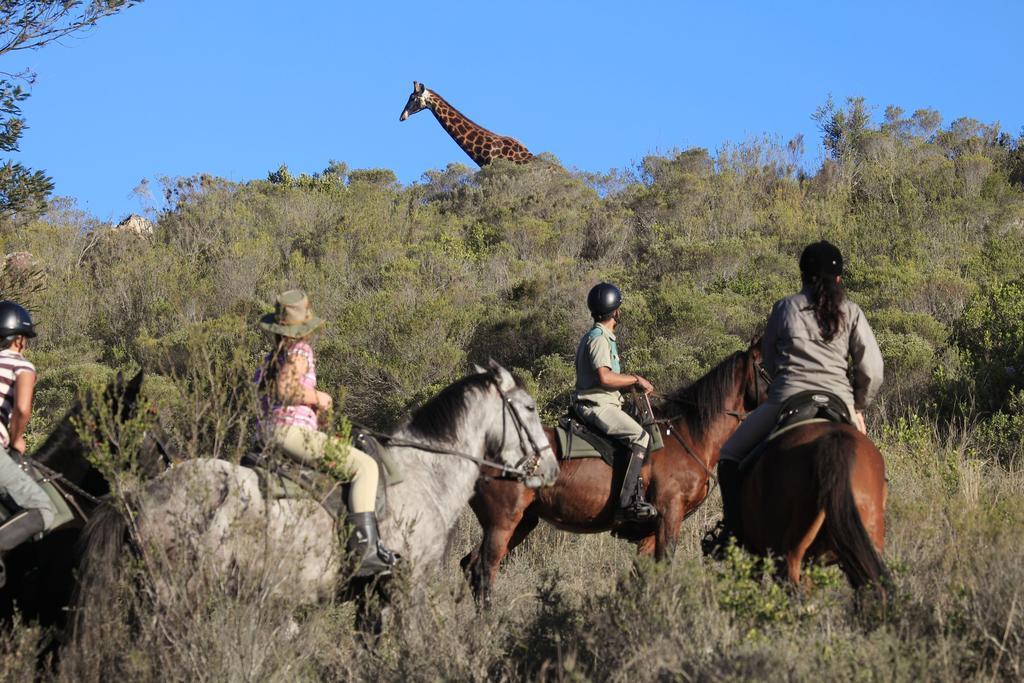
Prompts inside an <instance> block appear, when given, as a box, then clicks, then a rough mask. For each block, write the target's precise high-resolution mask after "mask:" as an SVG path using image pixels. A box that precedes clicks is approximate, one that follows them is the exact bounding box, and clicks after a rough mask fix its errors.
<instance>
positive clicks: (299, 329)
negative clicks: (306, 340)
mask: <svg viewBox="0 0 1024 683" xmlns="http://www.w3.org/2000/svg"><path fill="white" fill-rule="evenodd" d="M323 324H324V320H323V318H318V317H316V316H315V315H313V311H312V310H310V308H309V297H307V296H306V293H305V292H303V291H302V290H301V289H289V290H288V291H287V292H282V293H281V294H278V295H277V301H275V302H274V312H273V313H267V314H266V315H265V316H263V317H262V318H260V327H261V328H263V329H264V330H266V331H267V332H272V333H274V334H280V335H282V336H284V337H305V336H306V335H307V334H309V333H310V332H312V331H313V330H315V329H316V328H318V327H320V326H321V325H323Z"/></svg>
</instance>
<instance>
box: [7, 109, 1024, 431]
mask: <svg viewBox="0 0 1024 683" xmlns="http://www.w3.org/2000/svg"><path fill="white" fill-rule="evenodd" d="M816 116H817V118H818V121H819V123H820V124H821V127H822V130H823V140H824V148H825V150H826V151H827V156H828V158H827V159H826V160H825V162H824V163H823V165H822V166H821V168H819V169H818V170H817V171H816V172H814V173H813V174H811V175H808V174H807V173H806V172H805V171H803V170H801V168H800V166H799V162H800V160H801V159H802V157H803V142H802V141H801V140H794V141H791V142H789V143H788V144H785V145H782V144H779V143H777V142H776V141H773V140H771V139H755V140H749V141H747V142H744V143H741V144H737V145H727V146H725V147H724V148H723V149H721V150H720V151H719V152H718V153H717V154H715V155H711V154H710V153H709V152H708V151H707V150H704V149H689V150H685V151H682V152H679V153H674V154H671V155H668V156H649V157H646V158H644V159H643V161H642V162H641V163H640V164H639V166H638V168H636V169H634V170H632V171H630V172H613V173H609V174H607V175H592V174H585V173H570V172H566V171H565V170H563V169H562V168H561V167H560V166H559V165H558V164H557V163H555V162H554V160H550V159H548V160H541V161H540V162H538V163H534V164H531V165H527V166H511V165H505V164H497V165H494V166H491V167H488V168H485V169H483V170H480V171H477V172H473V171H471V170H470V169H468V168H465V167H463V166H459V165H452V166H450V167H448V168H447V169H445V170H443V171H430V172H428V173H426V174H425V175H424V177H423V180H422V182H420V183H415V184H412V185H410V186H407V187H403V186H401V185H399V184H398V183H397V182H396V180H395V177H394V175H393V174H392V173H391V172H390V171H387V170H382V169H373V170H349V169H347V168H346V166H345V165H344V164H338V163H333V164H332V165H331V166H330V167H328V168H327V169H326V170H325V171H324V172H323V173H320V174H316V175H313V176H308V175H299V176H295V175H293V174H291V173H289V171H288V170H287V168H284V167H282V168H281V169H279V170H278V171H276V172H274V173H271V174H270V175H269V177H268V179H267V180H262V181H253V182H248V183H243V184H236V183H231V182H227V181H223V180H220V179H217V178H211V177H207V176H197V177H194V178H188V179H180V180H177V181H174V182H170V181H168V182H166V183H165V184H164V193H163V197H162V199H163V202H162V203H163V206H164V209H163V210H161V211H160V212H159V216H158V220H157V223H156V230H155V233H154V234H153V235H152V236H151V237H145V236H140V235H137V234H134V233H132V232H130V231H121V232H111V231H110V230H109V229H107V228H105V227H104V226H100V225H98V224H96V223H94V222H93V221H91V220H90V219H89V218H88V217H87V216H84V215H82V214H80V213H79V212H77V211H75V210H74V209H71V208H61V207H60V206H57V207H55V208H54V209H52V210H51V212H50V214H49V215H48V217H47V218H46V220H45V221H42V222H35V223H30V224H27V225H23V226H18V229H16V230H14V229H11V230H8V231H7V232H6V236H5V237H4V238H3V242H4V244H3V246H4V248H5V250H6V252H8V253H9V252H14V251H22V250H25V251H29V252H31V254H32V255H33V256H34V257H35V259H36V260H37V261H38V262H39V263H40V264H41V267H42V268H43V269H44V271H45V280H44V283H45V287H44V288H43V289H41V290H40V291H37V292H34V293H29V294H24V295H22V294H21V292H20V290H23V289H26V288H27V285H24V284H23V285H21V286H19V272H20V271H17V270H16V269H13V268H9V269H8V271H7V273H6V274H5V277H4V284H5V285H6V287H7V289H8V290H9V292H8V295H9V296H23V297H24V298H27V300H28V302H29V304H30V305H31V308H32V310H33V312H34V313H35V314H36V315H37V317H38V318H39V319H40V321H41V330H42V334H41V336H40V338H39V341H38V342H37V343H36V345H35V347H34V352H35V353H36V360H37V362H38V364H39V365H40V366H41V367H42V368H43V377H44V378H49V380H48V381H47V383H46V384H44V385H43V390H44V391H43V394H44V398H48V399H52V400H50V403H52V404H54V405H56V404H59V403H61V401H63V400H64V399H66V398H67V394H68V392H67V390H66V389H67V387H66V386H65V385H68V384H70V383H73V382H74V380H75V378H76V377H77V376H78V375H79V374H82V373H85V374H88V373H90V372H93V371H96V370H98V366H104V367H110V368H121V367H127V366H137V365H142V366H145V367H147V368H148V369H150V370H159V369H161V367H159V366H161V365H162V364H156V363H155V359H156V358H157V356H159V357H161V358H164V359H165V358H166V355H167V354H166V353H165V352H166V351H167V350H168V349H169V348H171V347H183V348H184V347H188V348H193V347H195V346H204V347H210V348H215V347H217V345H218V344H220V345H226V347H227V348H231V349H232V350H233V351H238V349H239V348H241V349H242V350H243V351H244V352H245V353H246V354H248V355H249V356H250V357H252V358H255V356H256V354H258V353H259V350H260V349H261V348H262V346H261V345H262V344H263V341H262V340H261V338H260V336H259V335H258V334H257V332H256V328H255V324H254V321H255V319H256V317H257V316H258V314H260V313H261V312H264V311H266V310H267V309H268V304H269V302H271V301H272V299H273V294H274V293H275V292H276V291H278V290H280V289H282V288H285V287H289V286H300V287H303V288H305V289H306V290H308V291H309V293H310V295H311V297H312V300H313V302H314V305H315V307H316V310H317V312H318V313H319V314H320V315H322V316H324V317H326V318H328V319H329V320H330V321H331V323H332V324H331V326H330V327H329V328H328V329H327V331H326V332H325V333H324V335H323V337H322V339H321V342H320V375H321V378H322V381H323V382H325V383H326V385H327V386H328V387H329V388H330V389H331V390H332V391H334V392H335V393H337V394H339V395H341V396H343V397H344V405H345V410H346V411H347V412H348V413H349V414H350V415H352V416H353V417H354V418H357V419H361V420H364V421H368V422H371V423H374V424H379V425H386V424H387V423H390V422H392V421H394V420H395V419H396V418H397V417H398V416H399V415H401V414H402V413H404V412H405V411H406V410H407V409H408V407H409V405H410V404H411V403H414V402H416V401H418V400H421V399H422V398H424V397H425V396H429V395H430V394H432V393H433V392H435V391H436V390H437V389H438V388H439V387H441V386H443V385H444V384H446V383H447V382H449V381H450V380H451V379H453V378H454V377H455V376H457V375H458V374H459V373H461V372H463V371H465V370H466V368H467V367H468V363H469V362H470V361H480V360H486V359H487V358H488V357H493V358H495V359H496V360H498V361H500V362H502V363H504V364H506V365H508V366H510V367H515V368H518V369H520V370H521V371H523V373H524V374H525V375H528V376H530V377H532V378H533V379H534V381H535V382H536V384H535V386H536V389H537V391H539V393H540V394H541V396H542V397H543V399H544V400H545V401H546V402H547V407H548V411H549V414H552V413H554V412H557V411H558V410H560V408H561V404H562V403H563V402H564V398H565V392H566V390H567V389H568V388H569V386H570V384H571V376H572V371H571V364H570V361H571V353H572V350H573V348H574V345H575V342H576V340H577V339H578V337H579V335H580V334H581V333H582V332H583V331H584V330H585V329H586V327H587V324H588V318H587V314H586V309H585V306H584V298H585V294H586V291H587V290H588V288H589V287H590V286H591V285H592V284H593V283H595V282H597V281H599V280H601V279H607V280H612V281H615V282H618V283H621V285H622V286H623V288H624V290H625V296H626V299H625V301H626V304H625V308H624V313H625V331H624V332H623V348H624V357H625V359H626V362H627V364H628V367H629V368H631V369H633V370H635V371H638V372H642V373H644V374H647V375H648V376H650V377H651V378H652V379H653V380H654V381H655V383H656V385H662V386H664V387H668V386H674V385H676V384H678V383H680V382H683V381H688V380H691V379H693V378H695V377H697V376H699V374H700V373H701V372H702V371H703V370H705V369H707V368H708V367H709V366H710V365H712V364H713V363H714V362H716V361H717V360H718V359H720V358H721V357H722V356H723V355H724V354H726V353H727V352H730V351H732V350H734V349H736V348H739V347H740V346H741V345H743V344H744V343H745V342H746V341H747V340H748V339H749V338H750V337H751V335H753V334H754V333H755V332H757V330H758V327H759V325H761V324H763V323H762V321H763V320H764V318H765V317H766V315H767V312H768V310H769V308H770V305H771V303H772V302H773V301H774V300H775V299H776V298H778V297H780V296H783V295H785V294H787V293H789V292H791V291H793V290H794V289H795V288H797V287H798V273H797V268H796V256H797V255H798V253H799V250H800V249H801V247H802V246H803V245H804V244H806V243H807V242H809V241H812V240H816V239H820V238H827V239H829V240H832V241H834V242H835V243H837V244H838V245H840V247H841V248H842V249H843V251H844V253H845V254H846V256H847V261H848V264H849V273H848V275H847V277H846V283H847V286H848V288H849V291H850V295H851V296H852V297H853V298H854V299H855V300H856V301H857V302H858V303H860V304H861V305H862V306H863V307H864V309H865V310H866V311H867V313H868V317H869V319H870V320H871V322H872V324H873V325H874V326H875V328H876V331H877V334H878V336H879V339H880V342H881V344H882V348H883V351H884V353H885V357H886V361H887V371H888V372H887V384H886V393H885V399H886V401H885V409H886V410H887V411H888V412H889V413H893V411H895V412H896V413H902V412H903V411H905V410H907V409H908V408H909V409H910V410H911V411H912V412H921V411H923V410H926V409H931V407H932V404H934V403H936V402H937V400H938V399H939V398H941V399H943V401H944V402H945V403H949V401H948V400H947V399H951V398H952V399H961V398H963V399H966V400H968V401H969V403H970V404H971V405H974V404H977V405H979V406H980V407H982V408H983V409H984V410H986V411H991V410H997V409H999V408H1000V407H1001V406H1002V404H1003V403H1004V401H1005V400H1006V397H1007V396H1008V395H1009V394H1010V393H1011V390H1012V389H1014V387H1015V386H1016V384H1017V381H1016V373H1017V368H1020V367H1024V358H1019V356H1020V355H1021V353H1022V351H1021V349H1020V348H1019V345H1020V341H1019V340H1020V339H1021V337H1020V335H1019V333H1018V332H1019V329H1018V326H1019V325H1020V324H1021V323H1019V322H1018V320H1019V318H1020V316H1019V315H1014V314H1015V313H1017V312H1018V311H1019V310H1020V307H1021V306H1022V305H1024V301H1022V295H1021V290H1020V288H1019V287H1018V286H1017V285H1016V284H1015V283H1016V281H1017V280H1018V278H1019V277H1020V275H1019V270H1020V266H1021V264H1022V263H1024V259H1022V255H1024V139H1017V140H1015V139H1013V138H1012V137H1011V136H1009V135H1007V134H1006V133H1003V132H1001V131H1000V130H999V128H998V125H986V124H982V123H980V122H977V121H974V120H972V119H957V120H955V121H953V122H952V123H950V124H948V125H946V126H942V125H941V118H940V116H939V114H938V113H936V112H934V111H930V110H921V111H917V112H915V113H914V114H913V115H912V116H909V117H908V116H906V115H905V114H904V113H903V112H902V111H900V110H899V109H896V108H892V107H890V108H888V109H887V110H886V112H885V118H884V120H883V122H882V123H881V124H879V125H874V124H872V123H871V122H870V121H869V120H868V117H867V114H866V106H865V105H864V103H863V102H862V101H860V100H851V101H849V102H848V103H847V104H846V106H845V108H836V107H835V106H833V105H832V104H831V103H829V104H827V105H826V106H825V107H822V108H821V109H820V110H819V111H818V112H817V113H816ZM190 340H191V341H190ZM211 345H212V346H211ZM179 355H180V354H179ZM186 355H187V354H186ZM975 378H977V379H978V380H979V381H977V382H976V381H974V380H975ZM936 383H938V386H939V387H940V391H939V392H938V393H932V392H930V391H929V390H930V389H932V388H934V387H936ZM57 385H61V386H62V387H63V389H62V390H60V391H58V388H59V387H58V386H57ZM951 388H954V389H956V391H952V392H951V391H950V389H951ZM47 390H49V392H48V391H47ZM47 394H50V395H47ZM1017 400H1024V398H1020V397H1018V398H1017ZM945 407H950V406H945ZM36 431H37V432H38V429H37V430H36Z"/></svg>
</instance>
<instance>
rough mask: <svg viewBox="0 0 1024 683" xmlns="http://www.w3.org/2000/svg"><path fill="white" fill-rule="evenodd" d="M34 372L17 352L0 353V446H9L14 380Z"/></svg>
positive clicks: (34, 367) (32, 367) (30, 365)
mask: <svg viewBox="0 0 1024 683" xmlns="http://www.w3.org/2000/svg"><path fill="white" fill-rule="evenodd" d="M35 371H36V366H34V365H32V363H30V362H29V361H28V360H26V359H25V357H24V356H23V355H21V354H20V353H18V352H17V351H11V350H10V349H4V350H3V351H0V444H2V445H3V447H4V448H8V447H10V445H11V434H10V428H11V413H12V412H13V411H14V380H15V378H17V376H18V375H20V374H21V373H23V372H32V373H34V372H35Z"/></svg>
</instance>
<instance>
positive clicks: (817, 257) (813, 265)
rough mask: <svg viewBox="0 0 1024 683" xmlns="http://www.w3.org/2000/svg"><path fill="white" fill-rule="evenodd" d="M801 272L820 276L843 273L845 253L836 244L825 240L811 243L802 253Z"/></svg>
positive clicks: (834, 275)
mask: <svg viewBox="0 0 1024 683" xmlns="http://www.w3.org/2000/svg"><path fill="white" fill-rule="evenodd" d="M800 272H801V273H804V274H805V275H818V276H822V275H827V276H832V277H836V276H839V275H842V274H843V255H842V253H840V251H839V248H838V247H837V246H836V245H834V244H832V243H831V242H827V241H825V240H821V241H820V242H815V243H814V244H809V245H807V247H806V248H804V251H803V253H802V254H800Z"/></svg>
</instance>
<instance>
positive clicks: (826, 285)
mask: <svg viewBox="0 0 1024 683" xmlns="http://www.w3.org/2000/svg"><path fill="white" fill-rule="evenodd" d="M803 281H804V287H806V288H808V289H810V294H811V307H812V308H813V309H814V317H815V319H816V320H817V321H818V329H820V330H821V337H822V339H824V340H825V341H826V342H830V341H832V339H833V338H834V337H835V336H836V335H837V334H838V333H839V330H840V329H842V326H843V320H844V319H845V316H844V315H843V299H844V298H845V297H846V294H845V293H844V292H843V286H842V285H841V284H840V283H839V282H837V281H836V278H835V277H834V276H833V277H829V276H827V275H824V276H823V275H811V276H808V275H804V276H803Z"/></svg>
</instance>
